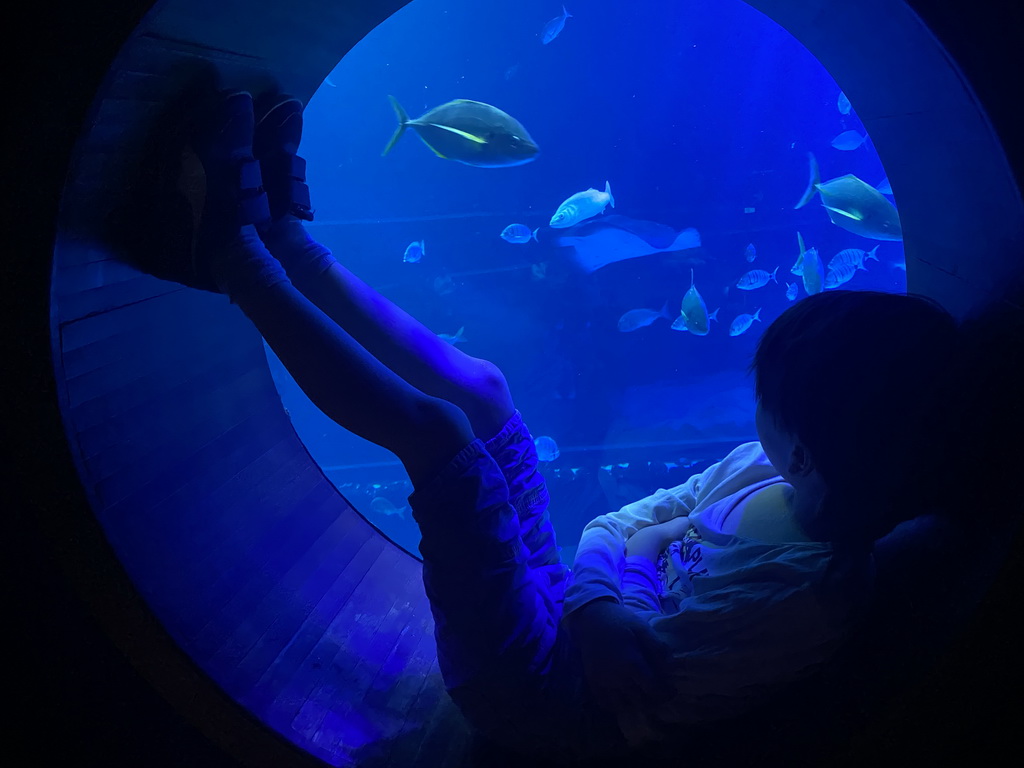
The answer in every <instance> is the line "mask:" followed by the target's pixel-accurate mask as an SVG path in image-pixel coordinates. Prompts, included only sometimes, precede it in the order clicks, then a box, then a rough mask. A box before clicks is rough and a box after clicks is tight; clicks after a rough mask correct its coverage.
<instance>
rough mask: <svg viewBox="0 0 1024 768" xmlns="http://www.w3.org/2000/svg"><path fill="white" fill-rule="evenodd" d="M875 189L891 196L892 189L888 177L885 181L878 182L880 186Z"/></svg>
mask: <svg viewBox="0 0 1024 768" xmlns="http://www.w3.org/2000/svg"><path fill="white" fill-rule="evenodd" d="M875 189H877V190H878V191H879V192H881V193H882V194H883V195H891V194H892V187H891V186H889V177H888V176H886V177H885V178H884V179H882V180H881V181H880V182H878V186H876V187H875Z"/></svg>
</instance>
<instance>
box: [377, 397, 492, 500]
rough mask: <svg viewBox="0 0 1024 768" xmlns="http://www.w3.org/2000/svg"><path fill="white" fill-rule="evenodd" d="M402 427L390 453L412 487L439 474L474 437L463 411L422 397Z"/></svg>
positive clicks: (439, 400) (412, 406)
mask: <svg viewBox="0 0 1024 768" xmlns="http://www.w3.org/2000/svg"><path fill="white" fill-rule="evenodd" d="M405 424H406V427H405V429H403V430H402V434H400V435H396V443H397V444H396V445H395V446H394V448H392V450H393V452H394V453H395V454H396V455H397V456H398V457H399V459H401V461H402V463H403V464H404V465H405V467H406V470H407V472H408V474H409V477H410V479H411V480H412V482H413V485H418V482H419V481H422V480H424V479H428V478H430V477H432V476H433V475H436V474H437V473H438V472H440V471H441V469H443V468H444V466H445V465H446V464H447V463H448V462H449V461H451V460H452V459H453V458H455V456H456V455H457V454H458V453H459V451H461V450H462V449H463V448H465V447H466V446H467V445H469V444H470V443H471V442H473V440H474V437H475V436H474V434H473V430H472V427H471V426H470V422H469V419H468V417H467V416H466V414H465V413H464V412H463V411H462V409H461V408H459V407H458V406H456V405H453V404H452V403H449V402H448V401H447V400H442V399H440V398H436V397H428V396H424V397H423V398H420V399H418V400H417V401H416V402H415V403H413V404H412V405H411V407H410V409H409V413H408V414H406V420H405Z"/></svg>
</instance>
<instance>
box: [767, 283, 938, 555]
mask: <svg viewBox="0 0 1024 768" xmlns="http://www.w3.org/2000/svg"><path fill="white" fill-rule="evenodd" d="M956 343H957V324H956V321H955V320H954V319H953V318H952V316H951V315H950V314H949V313H948V312H946V311H945V310H944V309H943V308H942V307H940V306H939V305H938V304H936V303H935V302H933V301H931V300H930V299H926V298H923V297H918V296H904V295H898V294H890V293H879V292H874V291H843V290H839V291H828V292H825V293H819V294H816V295H814V296H808V297H807V298H805V299H803V300H801V301H799V302H798V303H796V304H794V305H793V306H791V307H790V308H789V309H787V310H786V311H785V312H783V313H782V315H780V316H779V318H778V319H776V320H775V322H773V323H772V324H771V325H770V326H769V327H768V328H767V329H766V330H765V332H764V335H763V336H762V337H761V339H760V341H759V342H758V346H757V351H756V352H755V354H754V360H753V363H752V365H751V369H752V370H753V372H754V375H755V393H756V396H757V405H758V413H757V424H758V433H759V436H760V437H761V440H762V445H763V446H764V448H765V453H766V454H767V455H768V458H769V460H770V461H771V462H772V464H773V465H774V466H775V468H776V469H777V470H779V472H780V474H782V475H783V477H785V478H786V479H787V480H788V481H789V482H791V483H792V484H793V485H794V486H795V487H796V488H797V490H798V494H799V491H800V487H801V485H803V486H804V487H806V488H810V489H812V493H814V494H815V495H820V505H819V506H818V509H817V512H816V513H815V516H814V520H812V521H801V522H804V523H805V527H812V528H814V529H815V530H814V531H813V532H814V533H815V534H816V537H820V538H825V539H829V540H833V541H849V542H863V543H867V542H870V541H873V540H874V539H876V538H878V537H879V536H882V535H884V534H885V533H887V532H888V531H889V530H891V529H892V528H893V527H894V526H895V525H897V524H898V523H900V522H902V521H903V520H906V519H909V518H911V517H913V516H915V515H917V514H920V513H921V512H923V511H928V510H927V506H928V505H929V504H931V503H933V502H934V501H936V500H937V499H938V498H939V496H940V495H941V490H940V489H939V488H938V487H936V485H935V483H936V480H935V479H934V478H936V477H939V476H941V475H942V473H943V472H946V473H948V472H949V470H948V468H943V467H942V465H940V464H937V463H936V462H937V461H938V460H939V459H940V456H939V455H938V449H939V446H940V444H941V440H940V438H941V436H942V427H943V418H944V412H946V411H947V409H948V407H949V386H948V381H949V376H948V372H949V370H950V368H951V366H952V365H953V361H954V358H955V357H956ZM926 476H927V477H928V478H929V479H928V480H927V481H926V480H925V478H926Z"/></svg>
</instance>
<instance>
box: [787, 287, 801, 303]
mask: <svg viewBox="0 0 1024 768" xmlns="http://www.w3.org/2000/svg"><path fill="white" fill-rule="evenodd" d="M799 290H800V289H799V288H798V287H797V284H796V283H786V298H787V299H788V300H789V301H796V294H797V291H799Z"/></svg>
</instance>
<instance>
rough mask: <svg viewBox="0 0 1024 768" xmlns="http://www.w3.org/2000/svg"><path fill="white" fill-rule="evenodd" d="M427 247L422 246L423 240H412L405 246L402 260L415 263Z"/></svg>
mask: <svg viewBox="0 0 1024 768" xmlns="http://www.w3.org/2000/svg"><path fill="white" fill-rule="evenodd" d="M426 252H427V249H426V247H425V246H424V241H423V240H413V241H412V242H411V243H409V244H408V245H407V246H406V247H405V253H404V254H403V255H402V261H404V262H407V263H409V264H415V263H416V262H418V261H419V260H420V259H422V258H423V256H424V254H426Z"/></svg>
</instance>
